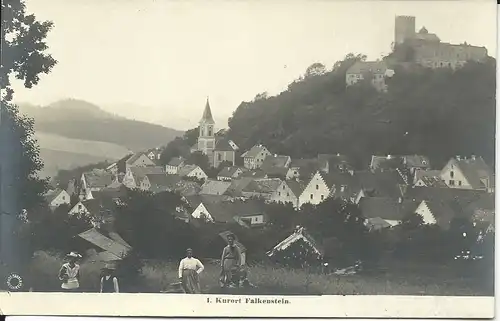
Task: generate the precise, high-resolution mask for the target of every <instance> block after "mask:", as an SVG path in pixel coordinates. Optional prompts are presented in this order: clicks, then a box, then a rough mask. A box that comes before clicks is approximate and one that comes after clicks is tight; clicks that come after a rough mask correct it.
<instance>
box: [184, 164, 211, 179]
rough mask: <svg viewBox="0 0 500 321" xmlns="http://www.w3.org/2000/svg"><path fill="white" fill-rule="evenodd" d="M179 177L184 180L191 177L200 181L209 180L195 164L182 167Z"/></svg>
mask: <svg viewBox="0 0 500 321" xmlns="http://www.w3.org/2000/svg"><path fill="white" fill-rule="evenodd" d="M177 175H179V176H180V177H182V178H186V177H189V178H195V179H198V180H206V179H207V178H208V176H207V174H205V172H204V171H203V170H202V169H201V167H200V166H198V165H195V164H192V165H184V166H182V167H181V168H180V169H179V172H178V173H177Z"/></svg>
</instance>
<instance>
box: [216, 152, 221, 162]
mask: <svg viewBox="0 0 500 321" xmlns="http://www.w3.org/2000/svg"><path fill="white" fill-rule="evenodd" d="M217 160H219V161H220V160H222V155H221V154H220V153H217Z"/></svg>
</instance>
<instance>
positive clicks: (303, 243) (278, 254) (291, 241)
mask: <svg viewBox="0 0 500 321" xmlns="http://www.w3.org/2000/svg"><path fill="white" fill-rule="evenodd" d="M295 244H300V246H299V247H298V248H303V247H305V248H307V249H308V250H309V251H307V252H309V253H314V256H315V259H317V260H319V261H321V260H322V259H323V257H324V254H325V251H324V248H323V246H322V245H321V244H320V243H319V242H317V241H316V240H315V239H314V238H313V237H312V236H311V234H309V233H308V232H307V230H306V229H305V228H304V227H300V226H297V228H296V229H295V230H294V232H293V233H292V234H291V235H289V236H288V237H287V238H285V239H284V240H283V241H281V242H279V243H278V244H277V245H276V246H275V247H273V248H272V249H271V250H269V251H268V252H267V253H266V254H267V256H269V257H270V258H273V259H277V260H283V259H285V261H286V259H287V258H294V257H295V255H294V253H289V254H284V253H285V252H286V251H287V250H288V249H290V248H291V247H292V246H293V245H295ZM300 252H303V251H300ZM296 254H297V255H300V253H296ZM304 259H307V258H304Z"/></svg>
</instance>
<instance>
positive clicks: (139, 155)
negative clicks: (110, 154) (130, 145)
mask: <svg viewBox="0 0 500 321" xmlns="http://www.w3.org/2000/svg"><path fill="white" fill-rule="evenodd" d="M142 155H144V153H135V154H134V155H132V156H130V157H129V158H127V160H126V161H125V162H126V163H127V164H129V165H132V164H134V162H135V161H136V160H138V159H139V157H141V156H142ZM148 159H149V157H148Z"/></svg>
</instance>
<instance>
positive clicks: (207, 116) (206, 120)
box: [200, 97, 215, 124]
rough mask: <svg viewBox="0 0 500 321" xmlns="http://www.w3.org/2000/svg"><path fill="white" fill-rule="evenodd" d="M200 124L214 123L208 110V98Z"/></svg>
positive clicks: (210, 111)
mask: <svg viewBox="0 0 500 321" xmlns="http://www.w3.org/2000/svg"><path fill="white" fill-rule="evenodd" d="M200 123H212V124H213V123H215V121H214V118H213V117H212V110H211V109H210V103H209V102H208V97H207V103H206V104H205V110H204V111H203V116H202V117H201V121H200Z"/></svg>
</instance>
